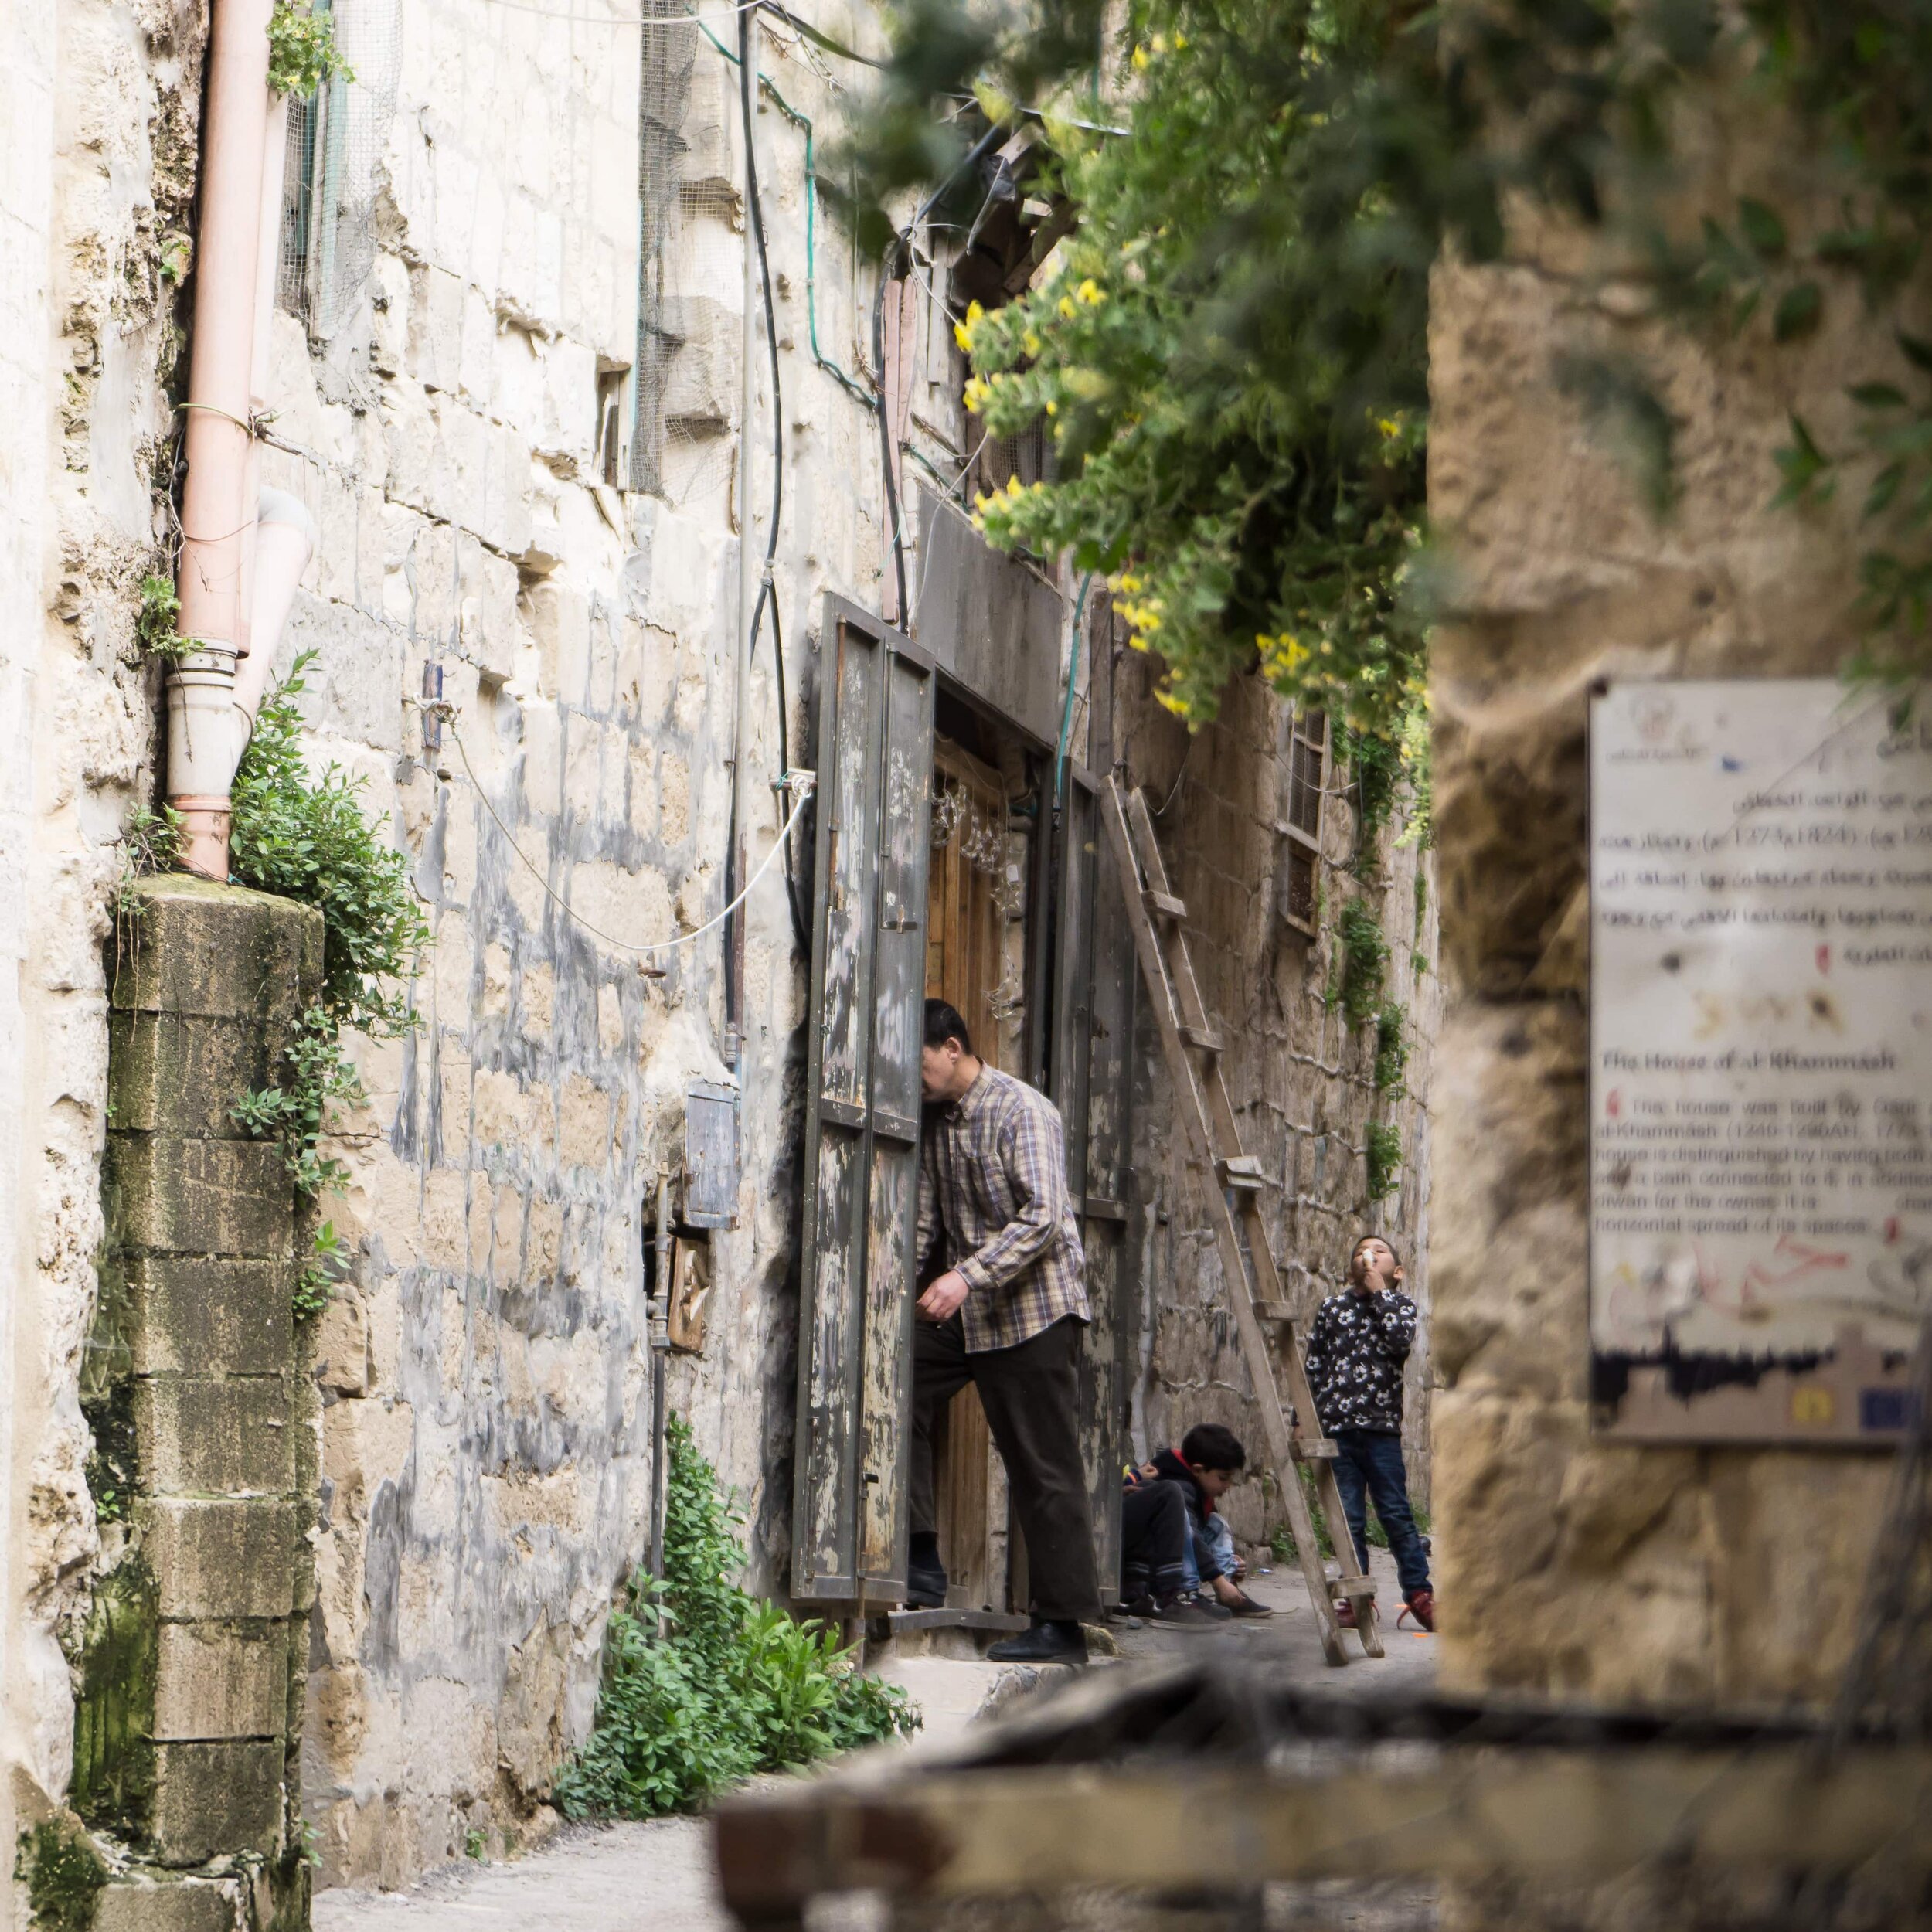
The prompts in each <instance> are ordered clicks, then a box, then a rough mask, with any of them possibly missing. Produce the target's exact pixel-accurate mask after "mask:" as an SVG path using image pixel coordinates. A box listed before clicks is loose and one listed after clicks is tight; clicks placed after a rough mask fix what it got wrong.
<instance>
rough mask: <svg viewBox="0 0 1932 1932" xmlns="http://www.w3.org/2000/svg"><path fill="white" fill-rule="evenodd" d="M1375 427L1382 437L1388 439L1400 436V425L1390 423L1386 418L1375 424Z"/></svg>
mask: <svg viewBox="0 0 1932 1932" xmlns="http://www.w3.org/2000/svg"><path fill="white" fill-rule="evenodd" d="M1376 428H1377V429H1379V430H1381V432H1382V433H1383V435H1384V436H1386V437H1397V436H1400V434H1402V425H1401V424H1400V423H1392V422H1391V421H1390V420H1389V418H1388V417H1386V416H1385V417H1383V418H1382V420H1380V421H1379V423H1376Z"/></svg>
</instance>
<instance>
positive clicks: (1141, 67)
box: [1134, 47, 1147, 650]
mask: <svg viewBox="0 0 1932 1932" xmlns="http://www.w3.org/2000/svg"><path fill="white" fill-rule="evenodd" d="M1134 72H1135V73H1146V72H1147V49H1146V48H1145V47H1136V48H1135V49H1134ZM1146 648H1147V647H1146V645H1141V649H1142V650H1145V649H1146Z"/></svg>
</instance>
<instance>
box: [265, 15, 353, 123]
mask: <svg viewBox="0 0 1932 1932" xmlns="http://www.w3.org/2000/svg"><path fill="white" fill-rule="evenodd" d="M354 79H355V70H354V69H353V68H352V67H351V66H349V63H348V62H347V61H346V60H344V59H343V58H342V55H341V54H340V53H338V52H337V50H336V46H335V19H334V16H333V15H330V14H327V13H317V12H315V10H314V9H312V8H311V7H308V6H298V5H295V4H294V0H275V11H274V14H273V15H271V16H270V19H269V22H268V87H269V91H270V93H271V94H295V95H298V96H299V97H301V98H303V99H304V100H306V99H307V98H308V96H309V95H311V94H313V93H314V92H315V90H316V89H317V88H318V87H321V85H322V83H324V82H325V81H328V80H354Z"/></svg>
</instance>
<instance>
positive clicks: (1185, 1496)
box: [1121, 1422, 1273, 1627]
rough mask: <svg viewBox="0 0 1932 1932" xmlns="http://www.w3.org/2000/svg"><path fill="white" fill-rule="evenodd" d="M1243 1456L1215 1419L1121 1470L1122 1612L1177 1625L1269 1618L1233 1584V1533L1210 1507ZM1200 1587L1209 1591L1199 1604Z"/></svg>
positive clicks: (1236, 1571) (1236, 1567) (1236, 1570)
mask: <svg viewBox="0 0 1932 1932" xmlns="http://www.w3.org/2000/svg"><path fill="white" fill-rule="evenodd" d="M1247 1459H1248V1454H1247V1450H1246V1449H1244V1448H1243V1447H1242V1446H1241V1442H1240V1438H1239V1437H1237V1436H1236V1435H1235V1434H1234V1432H1233V1430H1230V1429H1224V1428H1223V1427H1222V1426H1221V1425H1220V1424H1219V1423H1217V1422H1202V1423H1196V1425H1195V1426H1194V1427H1192V1429H1190V1430H1189V1431H1188V1432H1187V1434H1185V1436H1183V1437H1182V1438H1181V1446H1180V1447H1179V1449H1163V1450H1162V1451H1159V1453H1158V1454H1156V1455H1155V1458H1154V1459H1153V1461H1151V1462H1146V1463H1143V1464H1141V1466H1140V1467H1139V1468H1138V1469H1130V1470H1129V1471H1128V1472H1127V1492H1126V1495H1125V1496H1124V1498H1122V1501H1121V1595H1122V1597H1124V1600H1125V1601H1126V1604H1127V1607H1128V1611H1130V1612H1131V1614H1134V1615H1136V1616H1143V1617H1149V1618H1151V1620H1152V1621H1155V1622H1156V1623H1162V1624H1179V1625H1182V1626H1183V1627H1186V1626H1192V1625H1197V1624H1206V1623H1210V1622H1215V1621H1219V1620H1220V1619H1222V1618H1224V1617H1230V1616H1234V1617H1267V1616H1270V1615H1272V1614H1273V1612H1272V1611H1270V1610H1269V1608H1268V1607H1267V1605H1266V1604H1257V1602H1256V1601H1255V1600H1254V1599H1253V1597H1250V1596H1249V1595H1248V1594H1247V1592H1246V1591H1245V1590H1243V1589H1242V1588H1241V1587H1240V1583H1238V1582H1237V1581H1236V1578H1237V1577H1239V1576H1240V1573H1241V1570H1242V1567H1243V1566H1242V1563H1241V1560H1240V1558H1239V1557H1238V1556H1236V1554H1235V1553H1234V1532H1233V1530H1232V1529H1230V1528H1229V1527H1228V1525H1227V1522H1226V1519H1225V1518H1224V1517H1223V1516H1222V1515H1221V1514H1220V1512H1219V1511H1218V1510H1216V1508H1215V1507H1214V1505H1215V1504H1216V1502H1219V1500H1220V1498H1222V1497H1223V1496H1224V1495H1226V1493H1227V1492H1228V1491H1229V1490H1230V1488H1232V1487H1233V1485H1234V1484H1235V1482H1236V1481H1238V1480H1239V1478H1240V1474H1241V1471H1242V1470H1243V1468H1245V1467H1246V1466H1247ZM1203 1584H1205V1585H1206V1586H1207V1587H1208V1588H1209V1590H1212V1592H1213V1597H1214V1599H1215V1601H1214V1603H1213V1604H1208V1603H1206V1602H1203V1601H1202V1597H1201V1594H1200V1592H1201V1589H1202V1585H1203Z"/></svg>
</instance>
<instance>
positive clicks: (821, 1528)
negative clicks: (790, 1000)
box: [792, 597, 934, 1602]
mask: <svg viewBox="0 0 1932 1932" xmlns="http://www.w3.org/2000/svg"><path fill="white" fill-rule="evenodd" d="M820 640H821V641H820V648H821V665H822V671H821V678H820V683H819V690H820V697H819V730H818V849H817V864H816V866H815V869H814V872H813V888H812V891H813V898H812V914H811V919H812V945H811V1005H810V1008H809V1015H808V1031H809V1044H808V1051H807V1059H806V1069H807V1072H806V1078H807V1089H806V1092H807V1102H806V1114H805V1144H804V1169H803V1172H804V1218H803V1221H802V1224H801V1225H802V1226H803V1229H804V1256H803V1257H802V1260H801V1270H800V1300H799V1316H798V1458H797V1467H796V1475H795V1477H794V1492H793V1506H792V1590H793V1593H794V1594H795V1595H797V1596H799V1597H821V1598H825V1599H828V1600H841V1601H845V1602H858V1601H860V1600H864V1599H866V1598H872V1599H875V1600H886V1601H897V1600H900V1598H901V1597H903V1594H904V1587H905V1575H906V1468H907V1457H908V1454H909V1451H910V1433H909V1431H908V1430H907V1427H906V1408H907V1403H908V1400H909V1397H910V1373H911V1342H912V1302H913V1297H912V1287H913V1270H914V1268H915V1267H916V1265H917V1257H916V1256H915V1254H914V1253H913V1246H914V1243H915V1240H916V1239H917V1218H918V1194H919V1113H920V1097H919V1049H920V1040H921V1039H922V1036H923V1022H924V1000H925V988H926V934H925V915H926V872H927V853H928V849H929V839H930V819H931V798H932V757H933V695H934V678H933V666H932V660H931V659H930V657H928V656H927V655H926V653H924V652H923V651H921V650H920V648H918V647H917V645H914V644H913V643H912V642H911V641H910V640H908V639H907V638H904V637H902V636H901V635H900V634H899V633H898V632H897V631H893V630H891V629H889V628H887V627H886V625H885V624H883V623H882V622H881V621H879V619H878V618H877V617H872V616H869V615H868V614H866V612H864V611H860V610H859V609H857V608H856V607H855V606H853V605H851V604H847V603H845V602H844V601H843V600H842V599H839V598H837V597H828V598H827V599H826V600H825V622H824V624H823V627H822V629H821V634H820Z"/></svg>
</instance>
